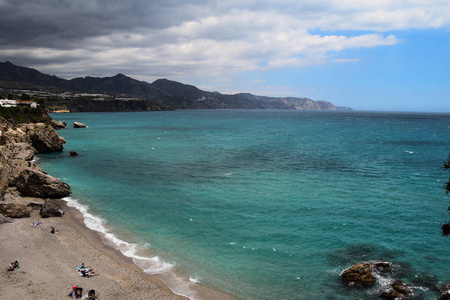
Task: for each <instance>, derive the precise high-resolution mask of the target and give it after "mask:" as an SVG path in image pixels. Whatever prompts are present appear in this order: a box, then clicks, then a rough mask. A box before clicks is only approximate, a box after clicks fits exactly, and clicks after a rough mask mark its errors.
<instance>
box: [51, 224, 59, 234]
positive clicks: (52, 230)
mask: <svg viewBox="0 0 450 300" xmlns="http://www.w3.org/2000/svg"><path fill="white" fill-rule="evenodd" d="M50 233H53V234H55V233H58V230H55V227H53V226H52V228H51V229H50Z"/></svg>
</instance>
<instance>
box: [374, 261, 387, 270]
mask: <svg viewBox="0 0 450 300" xmlns="http://www.w3.org/2000/svg"><path fill="white" fill-rule="evenodd" d="M390 266H391V263H390V262H388V261H380V262H377V263H375V264H374V267H375V269H377V270H378V271H380V272H386V271H388V270H389V267H390Z"/></svg>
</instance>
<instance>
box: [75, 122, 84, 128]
mask: <svg viewBox="0 0 450 300" xmlns="http://www.w3.org/2000/svg"><path fill="white" fill-rule="evenodd" d="M73 127H74V128H86V127H87V126H86V125H84V124H83V123H80V122H73Z"/></svg>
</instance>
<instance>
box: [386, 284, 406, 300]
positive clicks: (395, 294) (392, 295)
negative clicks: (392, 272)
mask: <svg viewBox="0 0 450 300" xmlns="http://www.w3.org/2000/svg"><path fill="white" fill-rule="evenodd" d="M411 293H412V291H411V289H410V288H409V286H408V284H406V282H404V281H402V280H396V281H395V282H394V283H393V284H392V287H391V288H390V289H388V290H387V291H384V292H383V293H381V295H380V297H381V298H383V299H389V300H395V299H404V298H406V297H408V295H409V294H411Z"/></svg>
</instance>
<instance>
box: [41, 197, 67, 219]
mask: <svg viewBox="0 0 450 300" xmlns="http://www.w3.org/2000/svg"><path fill="white" fill-rule="evenodd" d="M40 214H41V217H42V218H50V217H62V215H63V214H64V210H63V209H62V207H61V206H60V205H59V204H57V203H55V201H48V200H47V201H45V203H44V205H43V206H42V208H41V212H40Z"/></svg>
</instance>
